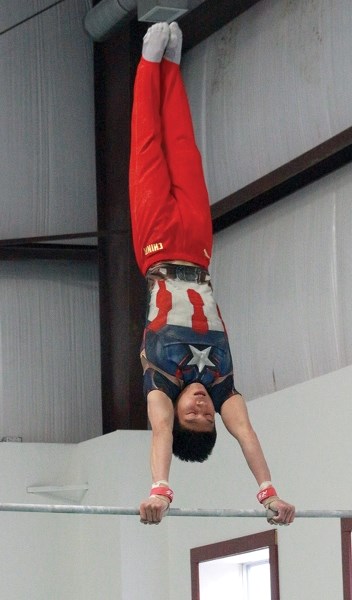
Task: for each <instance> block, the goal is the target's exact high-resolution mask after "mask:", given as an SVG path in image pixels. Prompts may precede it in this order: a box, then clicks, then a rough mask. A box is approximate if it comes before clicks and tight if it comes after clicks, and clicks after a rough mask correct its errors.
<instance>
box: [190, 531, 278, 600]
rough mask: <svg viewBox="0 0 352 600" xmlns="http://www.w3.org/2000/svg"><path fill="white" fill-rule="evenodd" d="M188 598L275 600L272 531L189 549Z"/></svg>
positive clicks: (274, 547)
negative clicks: (190, 582)
mask: <svg viewBox="0 0 352 600" xmlns="http://www.w3.org/2000/svg"><path fill="white" fill-rule="evenodd" d="M191 576H192V600H218V599H219V598H221V600H233V598H236V600H257V599H258V598H260V599H261V600H279V577H278V553H277V543H276V531H275V530H271V531H267V532H262V533H258V534H254V535H249V536H245V537H241V538H236V539H233V540H227V541H225V542H218V543H216V544H210V545H208V546H201V547H199V548H193V549H192V550H191Z"/></svg>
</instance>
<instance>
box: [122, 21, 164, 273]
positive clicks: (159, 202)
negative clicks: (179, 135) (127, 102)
mask: <svg viewBox="0 0 352 600" xmlns="http://www.w3.org/2000/svg"><path fill="white" fill-rule="evenodd" d="M168 40H169V27H168V25H167V24H166V23H157V24H155V25H153V26H152V27H151V28H149V30H148V32H147V34H146V36H145V37H144V43H143V50H142V58H141V61H140V63H139V65H138V68H137V74H136V79H135V85H134V102H133V110H132V128H131V156H130V207H131V221H132V233H133V243H134V249H135V254H136V259H137V263H138V266H139V268H140V270H141V271H142V273H143V274H144V273H145V271H146V266H145V256H146V254H145V252H146V250H145V248H146V247H148V245H149V246H152V244H153V243H154V244H157V243H159V242H160V240H159V238H160V236H161V233H162V231H161V229H162V224H163V219H165V214H167V210H168V208H167V205H168V202H169V199H170V198H169V197H170V176H169V171H168V167H167V164H166V160H165V155H164V152H163V149H162V131H161V119H160V61H161V58H162V56H163V54H164V51H165V47H166V45H167V42H168Z"/></svg>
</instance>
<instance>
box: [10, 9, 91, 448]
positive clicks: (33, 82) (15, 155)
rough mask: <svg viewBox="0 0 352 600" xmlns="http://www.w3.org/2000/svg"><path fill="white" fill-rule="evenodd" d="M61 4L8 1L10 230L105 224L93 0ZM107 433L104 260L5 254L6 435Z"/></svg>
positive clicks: (33, 232) (30, 232) (72, 438)
mask: <svg viewBox="0 0 352 600" xmlns="http://www.w3.org/2000/svg"><path fill="white" fill-rule="evenodd" d="M53 4H54V3H53V2H49V1H48V0H47V1H46V2H44V1H43V0H42V1H39V0H38V1H34V0H33V1H29V0H28V1H27V0H26V1H25V2H24V1H14V0H8V1H7V2H1V6H0V82H1V85H0V156H1V160H0V182H1V183H0V210H1V219H0V239H8V238H18V237H27V236H28V237H30V236H41V235H53V234H66V233H79V232H84V231H94V230H96V227H97V224H96V191H95V146H94V89H93V48H92V43H91V41H90V40H89V38H88V36H87V34H86V33H85V31H84V29H83V17H84V15H85V14H86V11H87V10H88V9H89V7H90V2H88V1H87V0H70V1H67V2H66V1H65V2H62V3H60V4H57V3H56V6H53ZM45 8H48V10H46V11H45V12H42V13H40V14H36V13H37V12H38V11H40V10H42V9H45ZM1 32H2V33H1ZM100 434H101V394H100V339H99V307H98V274H97V267H96V266H95V265H93V264H92V265H90V264H88V263H79V262H71V263H70V262H65V261H64V262H62V261H54V262H50V261H48V260H44V261H42V260H37V261H8V262H6V261H2V262H1V261H0V438H1V437H3V436H9V435H10V436H22V438H23V439H24V441H30V442H37V441H38V442H77V441H81V440H84V439H87V438H90V437H94V436H96V435H100Z"/></svg>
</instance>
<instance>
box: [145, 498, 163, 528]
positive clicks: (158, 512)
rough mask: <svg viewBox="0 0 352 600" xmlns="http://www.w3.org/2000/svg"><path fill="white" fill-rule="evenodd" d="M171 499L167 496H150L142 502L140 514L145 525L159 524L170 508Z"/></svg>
mask: <svg viewBox="0 0 352 600" xmlns="http://www.w3.org/2000/svg"><path fill="white" fill-rule="evenodd" d="M169 505H170V501H169V499H168V498H166V497H165V496H150V497H149V498H148V499H147V500H144V501H143V502H141V504H140V507H139V515H140V521H141V523H144V525H158V524H159V523H160V522H161V520H162V518H163V517H164V516H165V515H166V513H167V512H168V510H169Z"/></svg>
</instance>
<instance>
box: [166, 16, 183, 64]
mask: <svg viewBox="0 0 352 600" xmlns="http://www.w3.org/2000/svg"><path fill="white" fill-rule="evenodd" d="M169 29H170V37H169V41H168V44H167V46H166V50H165V54H164V58H166V59H167V60H170V61H171V62H174V63H176V64H177V65H179V64H180V62H181V52H182V31H181V29H180V28H179V26H178V24H177V23H176V22H175V21H173V22H172V23H170V25H169Z"/></svg>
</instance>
